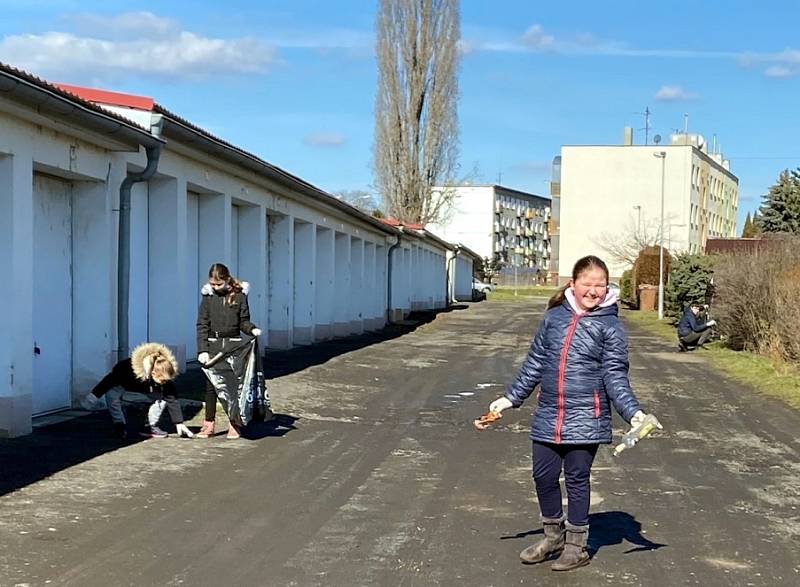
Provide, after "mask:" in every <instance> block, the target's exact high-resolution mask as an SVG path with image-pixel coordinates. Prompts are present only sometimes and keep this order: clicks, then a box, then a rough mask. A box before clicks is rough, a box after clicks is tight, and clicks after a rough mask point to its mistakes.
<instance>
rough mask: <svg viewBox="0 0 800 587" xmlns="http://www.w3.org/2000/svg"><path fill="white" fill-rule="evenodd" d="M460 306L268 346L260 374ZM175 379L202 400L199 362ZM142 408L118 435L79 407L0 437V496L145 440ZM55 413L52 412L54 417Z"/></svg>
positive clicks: (344, 349) (285, 371)
mask: <svg viewBox="0 0 800 587" xmlns="http://www.w3.org/2000/svg"><path fill="white" fill-rule="evenodd" d="M466 308H468V306H467V305H465V304H459V305H454V306H451V307H450V308H448V309H446V310H440V311H436V312H415V313H412V314H411V316H409V318H408V319H407V320H404V321H402V322H400V323H397V324H390V325H388V326H387V327H385V328H383V329H382V330H380V331H378V332H369V333H364V334H361V335H357V336H350V337H346V338H342V339H336V340H332V341H328V342H323V343H319V344H315V345H311V346H307V347H299V348H295V349H292V350H287V351H275V352H268V353H267V355H266V357H265V359H264V367H265V375H266V377H267V378H268V379H272V378H275V377H281V376H284V375H289V374H291V373H296V372H298V371H302V370H303V369H306V368H308V367H311V366H313V365H320V364H322V363H325V362H327V361H329V360H330V359H332V358H333V357H336V356H339V355H342V354H345V353H349V352H352V351H355V350H358V349H361V348H364V347H367V346H370V345H373V344H377V343H380V342H383V341H386V340H391V339H393V338H397V337H400V336H403V335H404V334H407V333H409V332H412V331H413V330H415V329H416V328H418V327H419V326H421V325H423V324H427V323H428V322H431V321H432V320H434V319H435V318H436V316H437V315H438V314H439V313H441V312H450V311H453V310H463V309H466ZM175 383H176V387H177V390H178V396H179V397H180V398H182V399H187V400H200V401H202V400H203V398H204V395H205V376H204V375H203V372H202V371H201V370H200V369H199V368H191V369H188V370H187V371H186V372H185V373H181V374H180V375H179V376H178V378H177V379H176V381H175ZM182 408H183V416H184V418H185V419H186V420H187V421H189V420H191V419H192V418H193V417H195V416H196V415H197V413H198V412H199V411H200V410H202V409H203V408H202V404H200V403H195V402H190V403H188V404H183V406H182ZM146 410H147V406H146V405H136V404H133V405H130V404H129V405H126V408H125V413H126V416H127V418H128V437H127V438H126V439H124V440H123V439H118V438H114V436H113V434H112V426H111V420H110V418H109V416H108V413H107V412H94V413H86V412H82V411H80V410H70V411H67V412H65V413H64V417H63V418H62V421H59V422H58V423H55V424H49V425H44V426H37V427H35V428H34V431H33V433H32V434H29V435H28V436H23V437H20V438H11V439H0V496H2V495H5V494H7V493H10V492H12V491H15V490H17V489H20V488H22V487H25V486H26V485H29V484H31V483H36V482H37V481H40V480H42V479H44V478H46V477H49V476H50V475H53V474H54V473H57V472H59V471H62V470H64V469H67V468H69V467H72V466H73V465H77V464H79V463H82V462H85V461H88V460H91V459H93V458H94V457H97V456H100V455H102V454H104V453H107V452H110V451H113V450H117V449H118V448H122V447H125V446H130V445H133V444H137V443H139V442H141V441H143V440H146V438H145V437H142V436H140V435H139V432H140V431H141V430H144V429H145V419H146V418H145V417H146ZM58 416H59V415H56V419H58ZM296 420H297V418H296V417H294V416H291V415H288V414H275V417H274V418H273V419H272V420H270V421H269V422H261V423H251V424H250V425H249V426H248V427H247V428H246V429H245V431H244V433H243V436H244V438H246V439H248V440H259V439H262V438H270V437H280V436H284V435H286V434H288V433H289V432H291V431H292V430H295V425H294V423H295V421H296ZM163 426H164V428H165V429H167V430H168V431H174V427H173V426H172V424H171V422H169V418H166V421H165V422H163ZM197 430H198V428H197V427H194V431H195V432H196V431H197ZM224 434H225V432H224V431H221V432H220V433H219V434H218V435H223V436H224Z"/></svg>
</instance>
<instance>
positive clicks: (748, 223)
mask: <svg viewBox="0 0 800 587" xmlns="http://www.w3.org/2000/svg"><path fill="white" fill-rule="evenodd" d="M752 237H753V220H752V219H751V218H750V212H748V213H747V218H745V220H744V228H743V229H742V238H752Z"/></svg>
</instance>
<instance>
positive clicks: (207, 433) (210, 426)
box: [195, 420, 214, 438]
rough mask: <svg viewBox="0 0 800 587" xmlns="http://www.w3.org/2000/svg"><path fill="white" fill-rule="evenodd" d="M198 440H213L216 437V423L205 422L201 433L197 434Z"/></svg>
mask: <svg viewBox="0 0 800 587" xmlns="http://www.w3.org/2000/svg"><path fill="white" fill-rule="evenodd" d="M195 436H196V437H197V438H211V437H212V436H214V422H209V421H207V420H206V421H204V422H203V426H202V427H201V428H200V432H198V433H197V434H195Z"/></svg>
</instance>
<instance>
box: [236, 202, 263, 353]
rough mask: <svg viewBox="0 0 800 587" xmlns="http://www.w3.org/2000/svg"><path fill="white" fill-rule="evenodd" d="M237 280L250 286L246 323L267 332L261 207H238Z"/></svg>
mask: <svg viewBox="0 0 800 587" xmlns="http://www.w3.org/2000/svg"><path fill="white" fill-rule="evenodd" d="M238 210H239V222H238V225H239V230H238V239H237V247H238V249H239V278H240V279H244V280H246V281H247V282H248V283H249V284H250V293H249V294H248V295H247V303H248V306H249V307H250V320H251V321H252V322H253V324H255V325H256V326H258V327H259V328H260V329H261V331H262V333H264V334H262V335H261V336H262V339H261V340H262V342H265V334H266V332H267V222H266V218H267V216H266V214H267V213H266V209H265V208H264V207H263V206H238Z"/></svg>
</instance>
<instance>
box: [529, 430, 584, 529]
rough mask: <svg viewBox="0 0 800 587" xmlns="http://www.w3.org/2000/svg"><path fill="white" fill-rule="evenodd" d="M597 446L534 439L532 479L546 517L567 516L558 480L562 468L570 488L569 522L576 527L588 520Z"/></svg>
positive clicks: (568, 495) (568, 490)
mask: <svg viewBox="0 0 800 587" xmlns="http://www.w3.org/2000/svg"><path fill="white" fill-rule="evenodd" d="M598 446H599V445H597V444H549V443H546V442H539V441H538V440H534V441H533V480H534V483H535V484H536V495H537V497H538V498H539V509H540V510H541V512H542V517H543V518H551V519H555V518H560V517H562V516H563V515H564V512H563V510H562V507H561V485H560V484H559V481H558V479H559V477H560V476H561V470H562V469H563V470H564V481H565V483H564V484H565V485H566V487H567V503H568V508H567V521H568V522H569V523H570V524H572V525H573V526H586V525H587V524H588V523H589V496H590V491H591V487H590V484H589V474H590V472H591V469H592V462H593V461H594V456H595V454H597V448H598Z"/></svg>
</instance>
